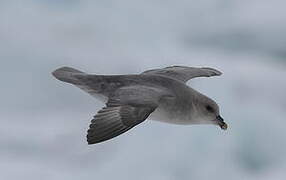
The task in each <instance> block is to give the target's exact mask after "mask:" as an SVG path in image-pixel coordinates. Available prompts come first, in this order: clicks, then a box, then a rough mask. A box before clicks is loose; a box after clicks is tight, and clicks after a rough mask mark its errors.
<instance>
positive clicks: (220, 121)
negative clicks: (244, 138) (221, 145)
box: [216, 115, 227, 130]
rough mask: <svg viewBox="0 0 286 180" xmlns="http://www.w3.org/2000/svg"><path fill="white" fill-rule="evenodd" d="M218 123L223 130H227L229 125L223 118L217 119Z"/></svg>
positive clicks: (218, 117)
mask: <svg viewBox="0 0 286 180" xmlns="http://www.w3.org/2000/svg"><path fill="white" fill-rule="evenodd" d="M216 121H217V122H218V125H219V126H220V128H221V129H223V130H226V129H227V124H226V123H225V122H224V121H223V118H222V117H221V116H219V115H218V116H217V117H216Z"/></svg>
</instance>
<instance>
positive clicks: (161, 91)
mask: <svg viewBox="0 0 286 180" xmlns="http://www.w3.org/2000/svg"><path fill="white" fill-rule="evenodd" d="M221 74H222V73H221V72H219V71H218V70H215V69H212V68H194V67H185V66H172V67H167V68H163V69H153V70H148V71H145V72H143V73H141V74H137V75H136V74H135V75H113V76H105V75H90V74H86V73H84V72H81V71H78V70H76V69H73V68H69V67H63V68H60V69H57V70H56V71H54V72H53V75H54V76H55V77H56V78H57V79H59V80H61V81H64V82H68V83H71V84H73V85H75V86H77V87H79V88H81V89H82V90H84V91H86V92H87V93H89V94H90V95H92V96H94V97H96V98H100V100H102V101H104V102H105V103H106V107H104V108H103V109H102V110H100V111H99V112H98V113H97V115H95V116H94V119H93V120H92V121H91V125H90V128H89V130H88V135H87V141H88V143H89V144H95V143H99V142H102V141H105V140H108V139H111V138H113V137H115V136H118V135H120V134H122V133H124V132H126V131H128V130H129V129H131V128H133V127H134V126H136V125H137V124H139V123H141V122H143V121H144V120H146V119H147V118H148V117H149V115H151V119H153V120H159V121H164V122H168V123H175V124H217V125H219V126H220V127H221V128H222V129H226V128H227V125H226V123H224V122H223V119H222V118H221V117H220V115H219V108H218V105H217V104H216V103H215V102H214V101H213V100H211V99H210V98H208V97H206V96H205V95H203V94H201V93H199V92H197V91H196V90H194V89H192V88H190V87H188V86H187V85H186V84H185V83H186V82H187V81H188V80H190V79H192V78H195V77H210V76H219V75H221Z"/></svg>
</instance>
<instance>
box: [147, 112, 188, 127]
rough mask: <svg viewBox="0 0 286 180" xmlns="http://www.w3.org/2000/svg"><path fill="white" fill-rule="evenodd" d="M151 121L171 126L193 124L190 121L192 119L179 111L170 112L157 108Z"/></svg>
mask: <svg viewBox="0 0 286 180" xmlns="http://www.w3.org/2000/svg"><path fill="white" fill-rule="evenodd" d="M149 119H150V120H154V121H161V122H165V123H171V124H181V125H186V124H192V121H190V118H189V117H188V115H186V114H185V113H181V112H178V111H171V112H170V111H166V110H165V109H162V108H157V109H156V110H155V111H154V112H153V113H151V114H150V116H149Z"/></svg>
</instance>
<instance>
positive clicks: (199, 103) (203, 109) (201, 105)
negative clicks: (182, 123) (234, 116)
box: [194, 94, 227, 130]
mask: <svg viewBox="0 0 286 180" xmlns="http://www.w3.org/2000/svg"><path fill="white" fill-rule="evenodd" d="M194 109H195V110H196V113H195V114H196V116H195V117H194V120H195V121H197V123H199V124H215V125H218V126H220V128H221V129H223V130H226V129H227V124H226V123H225V122H224V120H223V118H222V117H221V116H220V113H219V106H218V104H217V103H216V102H215V101H214V100H212V99H210V98H208V97H207V96H204V95H202V94H200V97H199V98H198V99H197V100H196V101H195V103H194Z"/></svg>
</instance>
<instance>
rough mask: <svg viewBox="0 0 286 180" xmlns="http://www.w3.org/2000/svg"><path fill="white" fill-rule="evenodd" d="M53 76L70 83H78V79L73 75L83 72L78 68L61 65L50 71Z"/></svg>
mask: <svg viewBox="0 0 286 180" xmlns="http://www.w3.org/2000/svg"><path fill="white" fill-rule="evenodd" d="M52 74H53V76H54V77H55V78H57V79H58V80H60V81H63V82H67V83H71V84H80V82H79V80H78V79H77V78H76V77H75V75H79V74H85V73H84V72H81V71H79V70H76V69H74V68H70V67H62V68H59V69H57V70H55V71H54V72H52Z"/></svg>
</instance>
